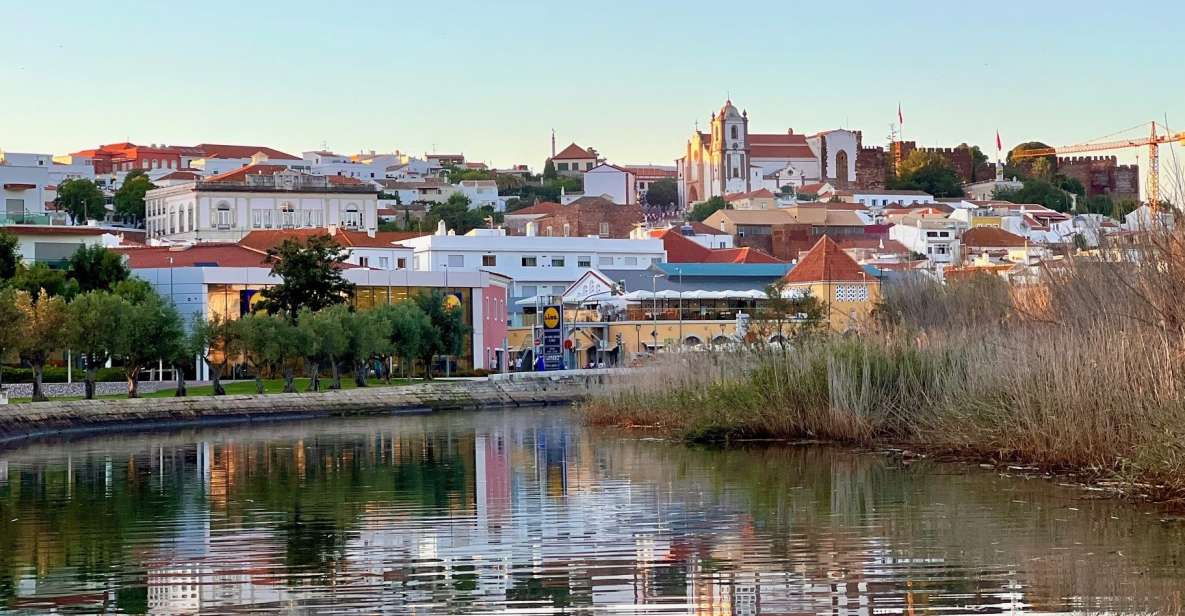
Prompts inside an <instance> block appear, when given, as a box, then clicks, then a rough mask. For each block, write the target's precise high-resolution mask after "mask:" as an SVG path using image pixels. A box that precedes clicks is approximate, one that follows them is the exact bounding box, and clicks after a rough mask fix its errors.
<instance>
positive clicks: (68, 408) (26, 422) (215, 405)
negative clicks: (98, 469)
mask: <svg viewBox="0 0 1185 616" xmlns="http://www.w3.org/2000/svg"><path fill="white" fill-rule="evenodd" d="M580 372H583V371H580ZM580 372H575V371H574V372H573V373H550V374H549V373H543V375H546V376H542V375H541V376H540V377H534V378H527V377H523V378H495V379H484V380H470V381H438V382H432V383H421V384H415V385H406V386H394V387H368V388H359V389H350V390H344V391H326V392H319V393H295V394H269V395H264V396H255V395H251V396H243V395H236V396H216V397H214V396H202V397H190V398H150V399H148V398H140V399H135V400H118V399H117V400H71V401H54V400H51V401H49V402H38V403H30V404H19V405H9V406H6V407H0V444H3V443H10V442H13V441H18V440H22V439H27V438H31V437H36V436H46V435H58V434H72V433H85V432H101V431H110V430H144V429H157V428H171V427H177V426H183V425H191V424H198V423H230V422H249V421H276V420H288V419H300V418H309V417H328V416H346V415H364V414H383V413H409V412H430V411H435V410H446V409H484V408H508V407H517V406H538V405H548V404H567V403H571V402H575V401H578V400H581V399H583V398H585V397H586V396H588V395H589V394H590V393H592V392H593V391H594V390H596V389H599V388H600V387H601V386H602V385H603V383H604V379H605V378H606V376H607V375H606V374H603V373H602V371H587V372H588V374H580ZM558 375H563V376H558ZM499 376H504V375H499Z"/></svg>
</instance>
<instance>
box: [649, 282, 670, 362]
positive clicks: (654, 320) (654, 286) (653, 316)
mask: <svg viewBox="0 0 1185 616" xmlns="http://www.w3.org/2000/svg"><path fill="white" fill-rule="evenodd" d="M665 275H666V274H654V275H653V276H651V277H650V298H651V300H652V301H653V309H652V310H651V312H650V326H651V330H650V336H651V338H653V340H654V346H652V347H651V348H652V349H653V350H654V354H655V355H656V356H657V355H658V279H659V278H662V277H663V276H665Z"/></svg>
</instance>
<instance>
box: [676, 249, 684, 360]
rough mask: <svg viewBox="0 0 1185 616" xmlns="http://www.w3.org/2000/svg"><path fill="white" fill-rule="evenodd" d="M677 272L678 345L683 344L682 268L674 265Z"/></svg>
mask: <svg viewBox="0 0 1185 616" xmlns="http://www.w3.org/2000/svg"><path fill="white" fill-rule="evenodd" d="M675 271H676V272H678V274H679V346H683V268H681V267H676V268H675Z"/></svg>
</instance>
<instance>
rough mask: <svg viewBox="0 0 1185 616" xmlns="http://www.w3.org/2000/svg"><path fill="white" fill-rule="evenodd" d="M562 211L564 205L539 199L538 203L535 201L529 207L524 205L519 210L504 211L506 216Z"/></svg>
mask: <svg viewBox="0 0 1185 616" xmlns="http://www.w3.org/2000/svg"><path fill="white" fill-rule="evenodd" d="M562 211H564V206H562V205H560V204H558V203H555V202H552V201H541V202H539V203H536V204H535V205H532V206H530V207H525V208H523V209H521V210H515V211H513V212H506V215H507V216H546V215H548V214H556V213H559V212H562Z"/></svg>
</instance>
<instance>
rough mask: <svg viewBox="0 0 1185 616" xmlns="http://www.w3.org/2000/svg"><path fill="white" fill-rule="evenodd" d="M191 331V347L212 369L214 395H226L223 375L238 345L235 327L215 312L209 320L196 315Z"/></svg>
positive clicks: (211, 382)
mask: <svg viewBox="0 0 1185 616" xmlns="http://www.w3.org/2000/svg"><path fill="white" fill-rule="evenodd" d="M189 331H190V334H189V335H190V338H191V340H190V347H191V348H193V349H197V350H198V353H199V354H200V355H201V356H202V361H203V362H205V363H206V365H207V366H209V368H210V384H211V387H212V389H213V390H214V395H215V396H222V395H225V394H226V389H224V388H223V387H222V375H223V374H224V373H225V371H226V369H227V367H229V366H230V364H231V360H232V355H233V353H234V352H235V348H236V346H237V344H238V340H237V338H236V334H237V333H238V332H237V330H236V328H235V326H234V325H233V324H232V322H231V321H230V320H229V319H226V318H224V317H223V316H222V315H220V314H218V313H216V312H215V313H213V314H212V315H210V318H209V319H207V318H205V317H203V316H202V315H200V314H199V315H196V316H195V317H194V319H193V324H192V325H191V326H190V328H189Z"/></svg>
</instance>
